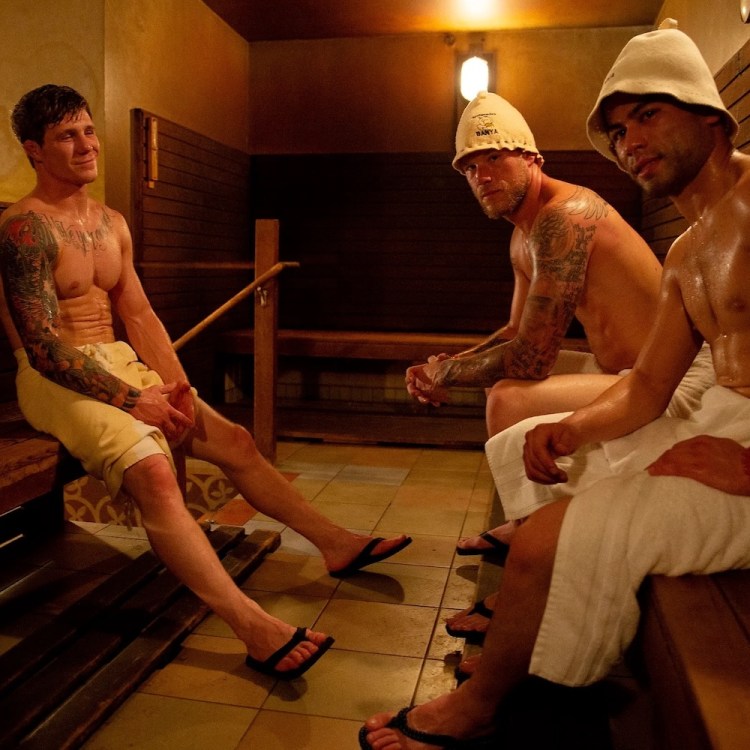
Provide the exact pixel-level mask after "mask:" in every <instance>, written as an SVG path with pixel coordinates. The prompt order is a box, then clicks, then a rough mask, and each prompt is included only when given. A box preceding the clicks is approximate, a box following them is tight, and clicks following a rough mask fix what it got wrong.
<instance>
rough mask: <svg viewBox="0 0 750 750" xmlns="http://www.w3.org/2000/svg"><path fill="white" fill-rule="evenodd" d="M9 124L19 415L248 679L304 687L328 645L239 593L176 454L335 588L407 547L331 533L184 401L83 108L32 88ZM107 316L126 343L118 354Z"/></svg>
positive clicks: (185, 387) (3, 302)
mask: <svg viewBox="0 0 750 750" xmlns="http://www.w3.org/2000/svg"><path fill="white" fill-rule="evenodd" d="M12 124H13V130H14V132H15V134H16V136H17V137H18V139H19V141H20V142H21V145H22V146H23V149H24V151H25V153H26V155H27V157H28V159H29V162H30V163H31V165H32V167H33V169H34V170H35V173H36V186H35V187H34V189H33V190H32V191H31V193H29V194H28V195H27V196H26V197H24V198H22V199H21V200H20V201H18V203H16V204H14V205H13V206H11V207H10V208H8V209H7V210H6V211H5V213H4V214H3V216H2V223H1V224H0V271H1V272H2V280H3V288H4V297H2V298H0V319H1V320H2V323H3V325H4V327H5V329H6V331H7V334H8V338H9V340H10V343H11V345H12V346H13V349H14V353H15V356H16V358H17V360H18V367H19V370H18V377H17V380H16V384H17V389H18V401H19V405H20V406H21V409H22V411H23V413H24V416H25V417H26V419H27V420H28V421H29V423H30V424H31V425H32V426H33V427H35V428H37V429H39V430H41V431H44V432H48V433H50V434H53V435H55V436H56V437H58V438H59V439H60V441H61V442H62V443H63V444H64V445H65V446H66V447H67V448H68V450H69V451H70V452H71V453H72V454H73V455H74V456H76V457H77V458H79V459H80V460H81V461H82V463H83V465H84V467H85V468H86V469H87V471H89V472H90V473H92V474H94V475H95V476H98V477H100V478H102V479H103V480H104V481H105V483H106V484H107V487H108V489H109V492H110V495H111V496H112V498H113V499H119V498H122V497H128V498H130V499H132V500H133V501H134V502H135V504H136V505H137V507H138V508H139V510H140V512H141V515H142V518H143V524H144V527H145V529H146V532H147V534H148V538H149V541H150V543H151V545H152V547H153V549H154V551H155V552H156V553H157V554H158V555H159V557H160V558H161V560H162V561H163V563H164V564H165V565H166V566H167V567H168V568H169V569H170V570H171V571H172V572H173V573H174V574H175V575H177V576H178V577H179V578H180V580H181V581H182V582H183V583H184V584H185V585H186V586H188V587H189V588H190V589H192V591H193V592H195V594H197V595H198V596H199V597H200V598H201V599H203V601H205V602H206V603H207V604H208V605H209V606H210V607H211V608H212V609H213V610H214V611H215V612H216V613H217V614H218V615H219V616H221V617H222V618H223V619H224V620H226V622H227V623H228V624H229V625H230V626H231V628H232V630H233V631H234V632H235V634H236V635H237V637H238V638H239V639H240V640H242V641H243V642H244V644H245V645H246V647H247V650H248V656H247V664H248V665H249V666H251V667H253V668H255V669H258V670H260V671H263V672H265V673H267V674H272V675H273V676H276V677H280V678H284V679H289V678H292V677H296V676H299V675H301V674H302V673H303V672H304V671H305V670H306V669H308V668H309V667H310V666H312V664H314V663H315V661H316V660H317V659H318V658H319V657H320V656H321V655H322V654H323V653H324V652H325V650H327V649H328V648H329V647H330V645H331V643H332V642H333V639H332V638H330V637H327V636H326V635H325V634H323V633H319V632H315V631H313V630H309V629H305V628H298V629H295V628H294V627H292V626H291V625H289V624H287V623H285V622H283V621H281V620H279V619H277V618H275V617H272V616H270V615H269V614H267V613H266V612H264V611H263V610H262V609H261V608H260V607H259V606H258V605H257V604H256V603H255V602H254V601H252V600H251V599H249V598H248V597H247V596H246V595H245V594H244V593H243V592H242V591H241V590H240V589H239V588H238V587H237V586H236V585H235V583H234V582H233V581H232V579H231V578H230V577H229V576H228V575H227V573H226V571H225V570H224V568H223V567H222V565H221V562H220V560H219V559H218V557H217V556H216V554H215V553H214V551H213V549H212V547H211V545H210V544H209V542H208V540H207V538H206V536H205V535H204V533H203V532H202V531H201V529H200V527H199V526H198V524H197V523H196V522H195V521H194V519H193V518H192V516H191V515H190V513H189V512H188V510H187V508H186V506H185V503H184V498H183V495H182V491H181V489H180V486H179V484H178V481H177V479H176V476H175V471H174V464H173V461H172V455H171V450H170V444H171V445H172V446H174V445H177V444H179V445H180V446H181V449H182V450H184V451H185V453H186V454H187V455H191V456H195V457H197V458H200V459H203V460H206V461H209V462H211V463H213V464H215V465H217V466H218V467H219V468H221V469H222V471H223V472H224V473H225V474H226V476H227V477H228V478H229V480H230V481H231V482H232V483H233V485H234V486H235V487H236V488H237V490H238V491H239V492H240V493H241V494H242V495H243V496H244V497H245V498H246V499H247V500H248V502H250V503H251V504H252V505H253V507H255V508H256V509H258V510H259V511H261V512H262V513H265V514H266V515H269V516H271V517H273V518H275V519H277V520H278V521H280V522H281V523H283V524H285V525H288V526H289V527H291V528H292V529H294V530H296V531H297V532H299V533H300V534H302V535H303V536H305V537H306V538H307V539H309V540H310V541H311V542H312V543H313V544H315V545H316V546H317V547H318V548H319V549H320V551H321V552H322V555H323V558H324V561H325V564H326V566H327V569H328V571H329V572H330V574H331V575H334V576H337V577H343V576H345V575H348V574H350V573H353V572H355V571H356V570H358V569H359V568H360V567H362V566H364V565H368V564H370V563H372V562H376V561H378V560H381V559H384V558H386V557H389V556H390V555H392V554H394V553H396V552H398V551H399V550H400V549H403V547H405V546H406V545H407V544H408V543H409V542H410V541H411V540H410V539H409V538H408V537H405V536H399V537H395V538H393V539H387V540H386V539H379V538H372V537H369V536H361V535H357V534H353V533H351V532H349V531H347V530H345V529H343V528H341V527H340V526H337V525H335V524H333V523H331V522H330V521H329V520H328V519H326V518H325V517H324V516H322V515H320V513H318V512H317V511H316V510H315V509H314V508H313V507H312V506H311V505H310V504H309V503H308V502H307V501H306V500H305V498H304V497H303V496H302V495H301V494H300V493H299V492H298V491H297V490H296V489H295V488H294V487H293V486H292V485H291V484H290V483H289V482H288V481H287V480H286V479H285V478H284V477H283V476H282V475H281V474H279V472H278V471H276V470H275V469H274V468H273V467H272V466H271V465H270V464H269V463H268V462H266V461H265V459H264V458H263V457H262V456H261V455H260V454H259V453H258V451H257V449H256V447H255V443H254V441H253V439H252V437H251V435H250V434H249V433H248V432H247V430H245V429H244V428H242V427H241V426H239V425H237V424H233V423H231V422H229V421H227V420H226V419H224V418H223V417H222V416H221V415H219V414H218V413H217V412H216V411H214V410H213V409H212V408H211V407H210V406H208V405H207V404H206V403H205V402H204V401H202V400H201V399H200V398H198V396H197V395H196V394H195V392H194V391H193V390H192V389H191V388H190V385H189V383H188V380H187V376H186V374H185V372H184V370H183V368H182V365H181V364H180V361H179V359H178V358H177V355H176V354H175V352H174V349H173V347H172V344H171V341H170V339H169V336H168V335H167V332H166V330H165V329H164V326H163V325H162V324H161V322H160V321H159V319H158V318H157V316H156V314H155V313H154V310H153V309H152V307H151V305H150V303H149V302H148V300H147V298H146V296H145V294H144V292H143V288H142V286H141V283H140V280H139V278H138V276H137V275H136V272H135V268H134V266H133V248H132V241H131V237H130V233H129V231H128V228H127V226H126V223H125V220H124V219H123V217H122V216H121V215H120V214H119V213H117V212H116V211H113V210H112V209H111V208H108V207H107V206H105V205H103V204H101V203H99V202H98V201H96V200H94V199H92V198H91V197H90V196H89V195H88V193H87V188H88V185H89V184H90V183H92V182H93V181H94V179H96V176H97V159H98V156H99V139H98V137H97V133H96V130H95V128H94V123H93V121H92V118H91V111H90V108H89V106H88V104H87V103H86V101H85V99H84V98H83V97H82V96H81V95H80V94H78V93H77V92H76V91H74V90H73V89H70V88H68V87H64V86H55V85H46V86H42V87H40V88H38V89H34V90H33V91H31V92H29V93H28V94H26V95H25V96H24V97H22V99H21V100H20V101H19V103H18V104H17V105H16V107H15V109H14V110H13V114H12ZM115 313H116V314H117V316H119V319H120V320H121V321H122V323H123V324H124V327H125V330H126V332H127V336H128V340H129V341H128V343H125V342H122V341H116V337H115V332H114V329H113V315H114V314H115Z"/></svg>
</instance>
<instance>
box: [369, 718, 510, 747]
mask: <svg viewBox="0 0 750 750" xmlns="http://www.w3.org/2000/svg"><path fill="white" fill-rule="evenodd" d="M411 710H412V709H411V708H402V709H401V710H400V711H399V712H398V713H397V714H396V715H395V716H394V717H393V718H392V719H391V720H390V721H389V722H388V723H387V724H386V726H387V727H390V728H391V729H396V730H397V731H399V732H401V734H403V735H404V737H407V738H408V739H410V740H414V741H415V742H423V743H424V744H425V745H435V747H438V748H443V750H490V748H493V750H494V748H496V747H497V744H496V739H493V737H478V738H476V739H473V740H457V739H456V738H455V737H451V736H450V735H448V734H432V733H430V732H420V731H419V730H418V729H412V728H411V727H410V726H409V725H408V724H407V723H406V717H407V715H408V713H409V711H411ZM367 734H368V729H367V727H362V728H361V729H360V730H359V746H360V747H361V748H362V750H372V745H371V744H370V743H369V742H368V741H367Z"/></svg>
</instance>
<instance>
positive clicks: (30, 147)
mask: <svg viewBox="0 0 750 750" xmlns="http://www.w3.org/2000/svg"><path fill="white" fill-rule="evenodd" d="M21 145H22V147H23V150H24V151H25V152H26V156H27V157H28V159H29V161H30V162H31V164H32V166H33V165H34V164H35V163H36V162H37V161H40V160H41V154H42V147H41V146H40V145H39V144H38V143H37V142H36V141H32V140H30V139H29V140H26V141H24V142H23V143H22V144H21Z"/></svg>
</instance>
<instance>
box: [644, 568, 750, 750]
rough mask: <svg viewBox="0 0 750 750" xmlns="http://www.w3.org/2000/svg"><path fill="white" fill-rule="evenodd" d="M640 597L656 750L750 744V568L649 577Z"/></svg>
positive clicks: (733, 749)
mask: <svg viewBox="0 0 750 750" xmlns="http://www.w3.org/2000/svg"><path fill="white" fill-rule="evenodd" d="M643 595H644V596H643V600H644V616H643V621H642V628H641V631H642V632H641V639H640V645H641V654H640V656H641V658H642V662H643V668H644V669H645V671H646V674H647V676H648V680H649V683H650V688H651V693H652V695H653V698H654V702H655V704H656V719H657V726H656V735H657V737H656V740H657V743H658V744H657V747H658V748H659V750H709V749H711V750H745V749H746V748H750V570H732V571H727V572H726V573H717V574H714V575H710V576H681V577H679V578H667V577H664V576H652V577H651V578H650V579H648V581H647V582H646V584H645V586H644V591H643Z"/></svg>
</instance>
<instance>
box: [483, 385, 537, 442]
mask: <svg viewBox="0 0 750 750" xmlns="http://www.w3.org/2000/svg"><path fill="white" fill-rule="evenodd" d="M528 412H529V408H528V403H527V399H526V392H525V389H524V388H522V387H520V386H518V385H517V384H516V383H514V382H513V381H510V380H501V381H500V382H498V383H495V385H494V386H492V388H491V389H490V391H489V393H488V394H487V411H486V415H487V432H488V433H489V435H490V437H492V435H497V433H498V432H502V431H503V430H507V429H508V427H512V426H513V425H514V424H516V423H517V422H520V421H521V420H522V419H525V418H526V417H528V416H533V415H532V414H530V413H528Z"/></svg>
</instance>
